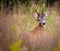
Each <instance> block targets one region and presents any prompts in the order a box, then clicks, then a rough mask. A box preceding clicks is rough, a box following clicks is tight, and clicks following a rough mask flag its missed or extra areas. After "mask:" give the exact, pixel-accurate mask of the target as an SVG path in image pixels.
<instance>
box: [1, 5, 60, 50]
mask: <svg viewBox="0 0 60 51" xmlns="http://www.w3.org/2000/svg"><path fill="white" fill-rule="evenodd" d="M41 9H42V7H41V6H39V5H38V12H40V13H41ZM32 12H33V4H32V5H31V7H29V10H28V9H26V7H25V5H21V7H19V6H17V7H16V6H14V8H13V11H11V10H10V9H9V8H7V9H5V8H4V7H3V5H2V6H1V10H0V39H1V40H0V41H1V43H0V45H1V46H0V51H4V50H5V51H9V50H10V51H24V49H28V47H25V46H24V45H23V41H22V40H20V38H19V37H20V32H21V31H32V30H33V29H34V28H35V27H36V25H37V24H38V21H37V20H36V19H35V18H34V17H33V16H32ZM45 31H47V33H48V34H57V36H58V37H60V15H58V13H57V8H55V7H54V8H53V9H51V14H50V15H49V16H48V17H47V20H46V26H45ZM58 39H60V38H58ZM2 42H3V43H2ZM7 49H8V50H7ZM37 51H38V50H37ZM54 51H60V41H59V42H58V46H57V47H56V48H55V50H54Z"/></svg>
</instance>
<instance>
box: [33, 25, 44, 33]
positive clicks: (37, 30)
mask: <svg viewBox="0 0 60 51" xmlns="http://www.w3.org/2000/svg"><path fill="white" fill-rule="evenodd" d="M43 30H44V27H43V26H42V25H41V24H38V25H37V26H36V28H35V29H33V31H32V33H33V34H39V33H41V32H42V31H43Z"/></svg>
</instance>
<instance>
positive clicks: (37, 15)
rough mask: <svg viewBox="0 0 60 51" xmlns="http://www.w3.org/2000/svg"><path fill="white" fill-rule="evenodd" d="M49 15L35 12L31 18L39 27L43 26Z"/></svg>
mask: <svg viewBox="0 0 60 51" xmlns="http://www.w3.org/2000/svg"><path fill="white" fill-rule="evenodd" d="M48 15H49V13H48V12H45V13H44V12H43V11H42V13H41V14H40V13H38V12H37V11H36V10H35V11H34V12H33V17H34V18H36V19H37V20H38V22H39V24H41V25H45V23H46V20H47V17H48Z"/></svg>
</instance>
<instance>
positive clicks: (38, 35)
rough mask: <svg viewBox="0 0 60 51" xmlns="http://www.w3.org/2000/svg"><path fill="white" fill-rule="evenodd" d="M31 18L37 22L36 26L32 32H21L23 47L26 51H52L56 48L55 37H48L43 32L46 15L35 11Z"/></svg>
mask: <svg viewBox="0 0 60 51" xmlns="http://www.w3.org/2000/svg"><path fill="white" fill-rule="evenodd" d="M33 16H34V18H36V20H37V21H38V25H37V26H36V27H35V28H34V29H33V30H32V31H27V32H26V31H22V32H21V34H20V39H21V40H22V41H23V45H24V46H26V47H27V48H28V50H26V51H53V49H54V48H55V47H56V46H57V36H56V35H49V34H47V33H46V32H45V31H44V26H45V25H46V19H45V16H46V14H44V13H43V10H42V14H40V13H38V12H37V11H36V10H35V11H34V12H33ZM47 16H48V15H47ZM42 17H43V18H42ZM36 49H38V50H36Z"/></svg>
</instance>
